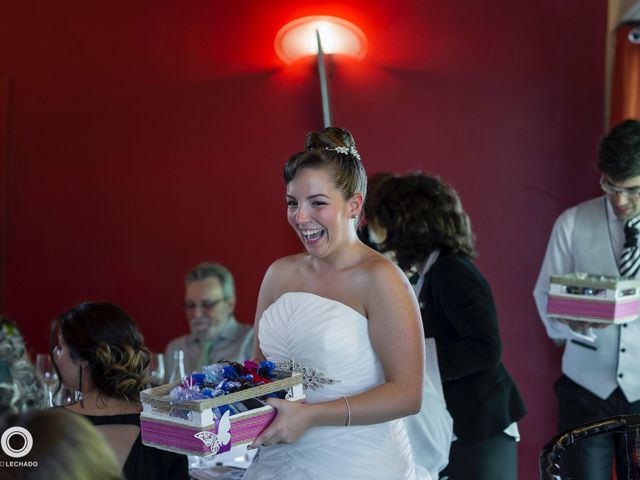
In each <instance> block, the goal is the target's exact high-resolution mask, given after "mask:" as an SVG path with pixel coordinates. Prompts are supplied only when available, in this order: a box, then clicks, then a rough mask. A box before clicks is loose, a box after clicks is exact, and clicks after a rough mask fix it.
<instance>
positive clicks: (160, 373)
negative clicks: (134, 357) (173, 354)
mask: <svg viewBox="0 0 640 480" xmlns="http://www.w3.org/2000/svg"><path fill="white" fill-rule="evenodd" d="M149 377H150V381H151V384H152V385H154V386H157V385H162V384H163V383H164V355H163V354H162V353H152V354H151V362H150V363H149Z"/></svg>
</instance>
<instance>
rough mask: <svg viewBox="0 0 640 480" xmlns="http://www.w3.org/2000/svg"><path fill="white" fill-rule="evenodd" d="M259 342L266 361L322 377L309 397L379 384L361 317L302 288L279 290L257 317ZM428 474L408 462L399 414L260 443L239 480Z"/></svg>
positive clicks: (395, 479)
mask: <svg viewBox="0 0 640 480" xmlns="http://www.w3.org/2000/svg"><path fill="white" fill-rule="evenodd" d="M259 341H260V349H261V350H262V353H263V354H264V355H265V356H266V358H267V359H268V360H271V361H272V362H276V363H281V362H296V363H297V364H299V365H302V366H304V367H305V368H306V369H308V370H314V371H316V372H318V373H319V374H322V375H323V376H324V377H322V376H316V377H315V378H316V380H317V383H319V385H313V386H312V387H309V388H306V389H305V395H306V397H307V398H306V401H307V402H308V403H317V402H325V401H329V400H335V399H338V398H341V397H342V396H347V397H348V396H352V395H357V394H359V393H362V392H364V391H366V390H369V389H371V388H372V387H375V386H376V385H379V384H381V383H383V382H384V375H383V372H382V367H381V365H380V362H379V360H378V357H377V356H376V354H375V352H374V350H373V347H372V345H371V342H370V340H369V331H368V320H367V318H366V317H364V316H363V315H362V314H360V313H359V312H357V311H356V310H354V309H352V308H351V307H349V306H347V305H345V304H343V303H340V302H338V301H335V300H330V299H328V298H324V297H320V296H318V295H314V294H311V293H305V292H289V293H285V294H284V295H282V296H281V297H280V298H278V300H276V301H275V302H274V303H273V304H271V305H270V306H269V308H267V310H265V312H264V314H263V316H262V318H261V319H260V327H259ZM294 370H295V368H294ZM323 378H324V381H323ZM318 379H320V380H318ZM312 380H313V379H312ZM313 387H316V388H315V389H314V388H313ZM345 417H346V407H345ZM430 478H431V477H430V476H429V475H428V473H426V471H424V470H423V469H421V468H420V467H416V466H415V465H414V462H413V457H412V453H411V446H410V444H409V438H408V437H407V433H406V430H405V426H404V422H403V420H401V419H399V420H394V421H391V422H385V423H380V424H376V425H365V426H350V427H313V428H311V429H309V430H308V431H306V432H305V433H304V434H303V435H302V436H301V437H300V438H299V439H298V440H297V441H296V442H294V443H292V444H287V445H272V446H268V447H261V448H260V449H259V451H258V454H257V455H256V458H255V460H254V462H253V464H252V465H251V466H250V467H249V469H248V470H247V472H246V473H245V475H244V477H243V480H265V479H273V480H276V479H277V480H308V479H313V480H332V479H368V480H375V479H379V480H404V479H411V480H414V479H420V480H423V479H430Z"/></svg>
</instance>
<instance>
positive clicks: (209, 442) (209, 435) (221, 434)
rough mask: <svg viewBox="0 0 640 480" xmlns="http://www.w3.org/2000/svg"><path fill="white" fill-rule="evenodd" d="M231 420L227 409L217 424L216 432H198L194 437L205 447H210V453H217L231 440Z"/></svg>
mask: <svg viewBox="0 0 640 480" xmlns="http://www.w3.org/2000/svg"><path fill="white" fill-rule="evenodd" d="M230 430H231V420H229V410H227V411H226V412H224V415H222V418H221V419H220V423H219V424H218V433H217V434H216V433H213V432H199V433H196V434H195V435H194V437H196V438H198V439H200V440H202V443H204V444H205V445H206V446H207V447H211V453H214V454H215V453H218V452H219V451H220V449H221V448H222V447H223V446H224V445H226V444H227V443H229V442H230V441H231V432H230Z"/></svg>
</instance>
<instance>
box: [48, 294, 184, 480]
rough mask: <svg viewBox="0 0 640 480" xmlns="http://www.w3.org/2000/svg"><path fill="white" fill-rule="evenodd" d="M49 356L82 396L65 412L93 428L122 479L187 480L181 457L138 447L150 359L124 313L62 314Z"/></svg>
mask: <svg viewBox="0 0 640 480" xmlns="http://www.w3.org/2000/svg"><path fill="white" fill-rule="evenodd" d="M50 351H51V358H52V361H53V363H54V365H55V367H56V370H57V371H58V373H59V378H60V379H61V380H62V383H63V384H64V385H65V386H66V387H67V388H69V389H71V390H78V391H80V392H81V394H82V400H81V401H80V402H78V403H74V404H72V405H69V406H68V407H65V408H67V409H68V410H70V411H72V412H75V413H78V414H80V415H83V416H85V417H86V418H87V419H88V420H89V421H90V422H91V423H93V424H94V425H96V426H98V429H99V430H100V431H101V432H102V433H103V434H104V436H105V437H106V439H107V442H108V443H109V444H110V445H111V447H112V448H113V449H114V451H115V453H116V457H117V459H118V461H119V463H120V465H121V466H122V469H123V473H124V474H125V476H126V478H127V479H129V480H134V479H147V478H148V479H167V480H169V479H171V480H173V479H188V478H189V475H188V462H187V457H186V456H184V455H179V454H176V453H171V452H166V451H163V450H158V449H155V448H153V447H148V446H145V445H143V444H142V440H141V437H140V412H141V410H142V406H141V404H140V401H139V394H140V391H141V390H142V389H143V386H144V384H145V382H146V377H147V370H148V366H149V357H150V354H149V350H147V348H146V347H145V346H144V343H143V339H142V334H141V333H140V332H139V331H138V329H137V327H136V325H135V323H134V322H133V320H132V319H131V317H129V315H128V314H127V313H126V312H125V311H124V310H122V309H121V308H120V307H118V306H117V305H114V304H112V303H96V302H86V303H81V304H79V305H76V306H75V307H73V308H72V309H71V310H68V311H66V312H64V313H61V314H60V315H58V316H57V317H56V318H55V319H54V320H53V323H52V325H51V336H50Z"/></svg>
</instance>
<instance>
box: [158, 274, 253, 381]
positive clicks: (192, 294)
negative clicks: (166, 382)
mask: <svg viewBox="0 0 640 480" xmlns="http://www.w3.org/2000/svg"><path fill="white" fill-rule="evenodd" d="M235 305H236V292H235V286H234V282H233V276H232V275H231V272H229V270H227V269H226V268H225V267H223V266H222V265H220V264H219V263H207V262H205V263H201V264H199V265H197V266H195V267H194V268H193V269H192V270H191V271H190V272H189V273H187V275H186V276H185V297H184V304H183V306H184V310H185V313H186V316H187V320H188V321H189V327H190V329H191V333H189V334H187V335H183V336H181V337H178V338H176V339H174V340H172V341H171V342H169V344H168V345H167V348H166V350H165V358H166V361H167V369H166V372H167V374H169V373H170V372H171V371H172V370H173V358H174V352H176V351H180V350H182V351H183V352H184V367H185V373H191V372H192V371H194V370H198V369H200V368H201V367H202V366H203V365H208V364H210V363H214V362H217V361H220V360H231V361H237V362H242V361H244V360H246V359H249V358H251V356H252V354H253V329H252V328H251V326H250V325H244V324H241V323H238V322H237V321H236V319H235V317H234V315H233V312H234V309H235Z"/></svg>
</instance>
